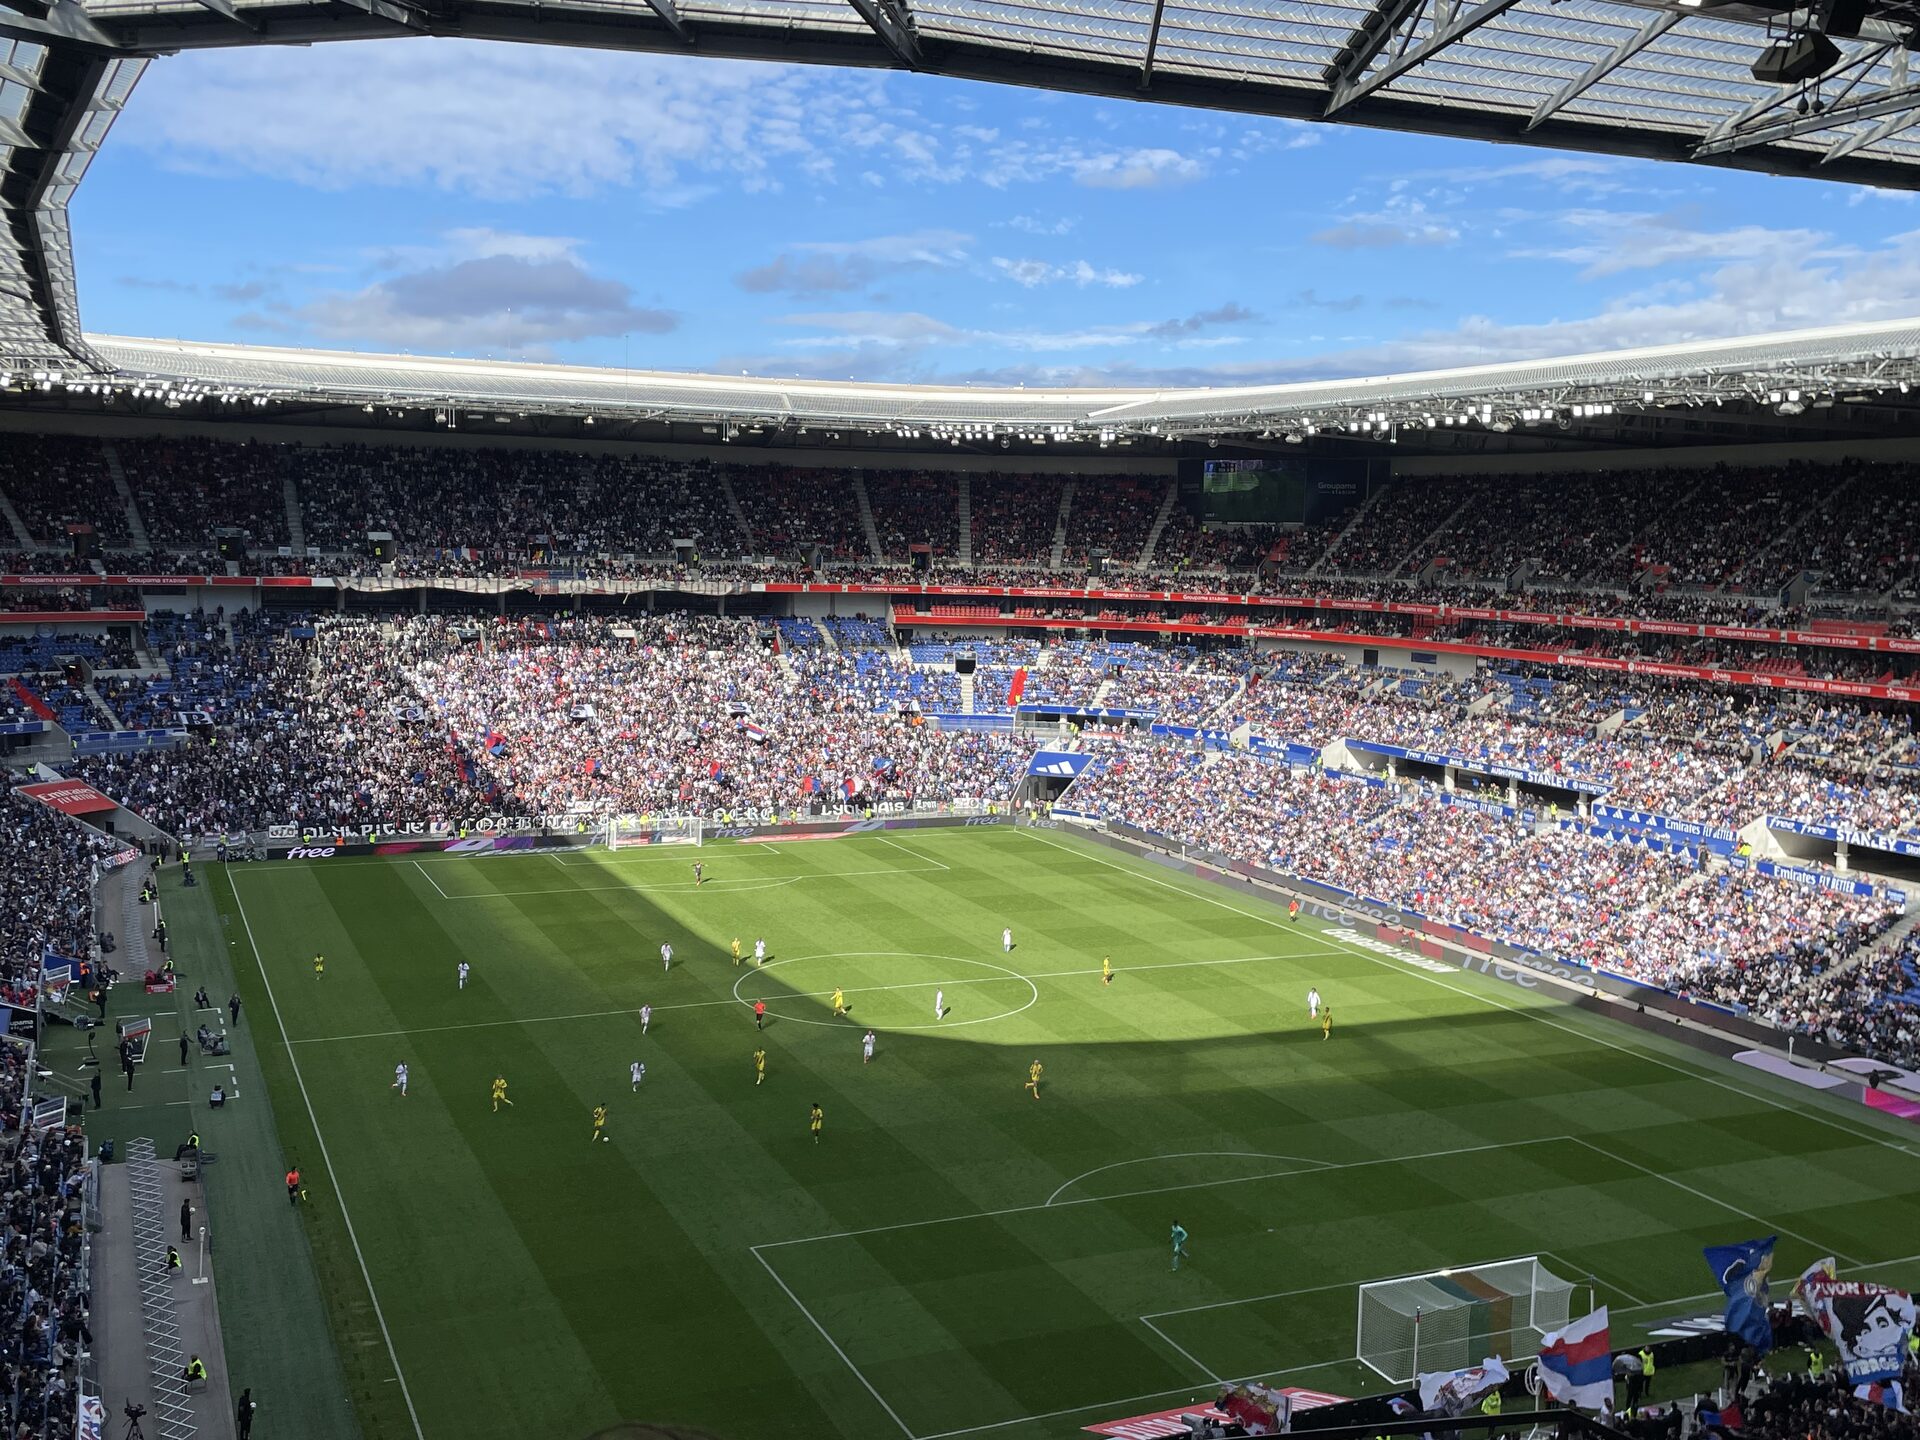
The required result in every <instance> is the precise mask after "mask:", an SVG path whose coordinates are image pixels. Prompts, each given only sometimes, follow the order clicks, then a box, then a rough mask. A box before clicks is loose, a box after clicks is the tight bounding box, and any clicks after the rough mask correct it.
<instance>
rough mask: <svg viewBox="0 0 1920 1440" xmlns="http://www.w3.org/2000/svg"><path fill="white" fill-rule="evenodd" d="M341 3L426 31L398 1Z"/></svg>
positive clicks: (350, 0)
mask: <svg viewBox="0 0 1920 1440" xmlns="http://www.w3.org/2000/svg"><path fill="white" fill-rule="evenodd" d="M200 3H202V4H205V3H206V0H200ZM340 3H341V4H342V5H345V6H346V7H347V8H348V9H350V10H358V11H360V13H361V14H363V15H370V16H372V17H373V18H374V19H375V20H386V21H388V22H390V23H392V24H394V25H398V26H399V27H400V28H401V29H403V30H418V31H424V30H425V29H426V26H425V24H424V23H423V22H422V21H421V18H420V12H419V11H418V10H416V9H414V8H413V7H412V6H411V5H403V4H398V3H396V0H340Z"/></svg>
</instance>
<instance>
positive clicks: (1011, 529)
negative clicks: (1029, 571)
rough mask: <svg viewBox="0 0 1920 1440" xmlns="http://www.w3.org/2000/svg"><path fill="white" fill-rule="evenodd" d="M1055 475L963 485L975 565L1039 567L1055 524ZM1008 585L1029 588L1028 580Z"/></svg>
mask: <svg viewBox="0 0 1920 1440" xmlns="http://www.w3.org/2000/svg"><path fill="white" fill-rule="evenodd" d="M1064 484H1065V482H1064V481H1063V480H1062V479H1061V478H1060V477H1059V476H1057V475H975V476H974V477H973V478H972V479H971V480H970V481H969V483H968V489H969V494H970V499H969V501H968V510H969V516H970V518H971V521H972V529H973V563H974V564H975V565H1031V566H1035V567H1044V566H1045V565H1047V564H1048V562H1049V561H1050V560H1051V558H1052V555H1053V537H1054V532H1055V531H1056V530H1057V529H1058V528H1059V522H1060V492H1061V490H1062V488H1063V486H1064ZM1011 583H1013V584H1023V583H1024V584H1029V585H1031V584H1034V583H1036V582H1035V580H1034V577H1033V576H1032V575H1028V576H1026V577H1025V578H1024V580H1016V581H1013V582H1011Z"/></svg>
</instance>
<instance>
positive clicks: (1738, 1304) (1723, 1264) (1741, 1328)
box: [1700, 1235, 1780, 1355]
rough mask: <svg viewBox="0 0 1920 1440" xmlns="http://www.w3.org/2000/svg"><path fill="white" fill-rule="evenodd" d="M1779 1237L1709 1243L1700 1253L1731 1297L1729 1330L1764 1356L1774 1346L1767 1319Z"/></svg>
mask: <svg viewBox="0 0 1920 1440" xmlns="http://www.w3.org/2000/svg"><path fill="white" fill-rule="evenodd" d="M1779 1238H1780V1237H1779V1236H1777V1235H1769V1236H1768V1237H1767V1238H1766V1239H1764V1240H1742V1241H1740V1242H1739V1243H1738V1244H1735V1245H1709V1246H1707V1248H1706V1249H1705V1250H1703V1251H1701V1252H1700V1253H1701V1254H1703V1255H1705V1256H1706V1257H1707V1268H1708V1269H1710V1270H1712V1271H1713V1278H1714V1280H1715V1281H1716V1282H1718V1284H1719V1286H1720V1289H1721V1292H1722V1293H1723V1294H1724V1295H1725V1296H1726V1297H1727V1333H1728V1334H1729V1335H1738V1336H1739V1337H1740V1338H1741V1339H1742V1340H1744V1341H1746V1342H1747V1344H1749V1345H1751V1346H1752V1347H1753V1348H1754V1351H1755V1352H1756V1353H1757V1354H1761V1355H1764V1354H1766V1353H1767V1352H1768V1351H1769V1350H1771V1349H1773V1325H1772V1323H1771V1322H1770V1321H1768V1319H1767V1304H1768V1302H1769V1300H1770V1299H1771V1292H1770V1291H1769V1289H1768V1286H1767V1276H1768V1275H1769V1274H1770V1273H1771V1272H1772V1270H1773V1247H1774V1243H1775V1242H1776V1241H1777V1240H1779Z"/></svg>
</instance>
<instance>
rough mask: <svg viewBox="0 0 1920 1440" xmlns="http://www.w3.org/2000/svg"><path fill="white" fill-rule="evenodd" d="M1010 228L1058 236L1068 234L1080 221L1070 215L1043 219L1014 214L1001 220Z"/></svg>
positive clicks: (1033, 233)
mask: <svg viewBox="0 0 1920 1440" xmlns="http://www.w3.org/2000/svg"><path fill="white" fill-rule="evenodd" d="M1001 223H1002V224H1004V225H1005V226H1006V227H1007V228H1008V229H1010V230H1021V231H1025V232H1026V233H1027V234H1029V235H1046V236H1051V237H1056V238H1057V237H1058V236H1061V235H1065V234H1068V233H1069V232H1070V231H1072V229H1073V227H1074V226H1075V225H1077V224H1079V223H1080V222H1079V221H1078V220H1077V219H1075V218H1074V217H1071V216H1064V215H1063V216H1057V217H1055V218H1052V219H1043V218H1041V217H1040V216H1038V215H1016V216H1014V217H1013V218H1012V219H1011V220H1006V221H1002V222H1001Z"/></svg>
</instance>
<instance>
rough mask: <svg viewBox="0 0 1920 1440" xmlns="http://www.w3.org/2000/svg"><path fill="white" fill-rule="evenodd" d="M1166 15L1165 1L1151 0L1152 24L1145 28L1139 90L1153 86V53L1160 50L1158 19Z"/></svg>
mask: <svg viewBox="0 0 1920 1440" xmlns="http://www.w3.org/2000/svg"><path fill="white" fill-rule="evenodd" d="M1166 13H1167V0H1153V24H1152V25H1150V26H1148V27H1147V54H1146V58H1145V59H1143V60H1142V61H1141V62H1140V88H1141V89H1142V90H1145V89H1146V88H1148V87H1149V86H1150V85H1152V84H1153V52H1154V51H1156V50H1158V49H1159V48H1160V19H1161V17H1162V16H1163V15H1165V14H1166Z"/></svg>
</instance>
